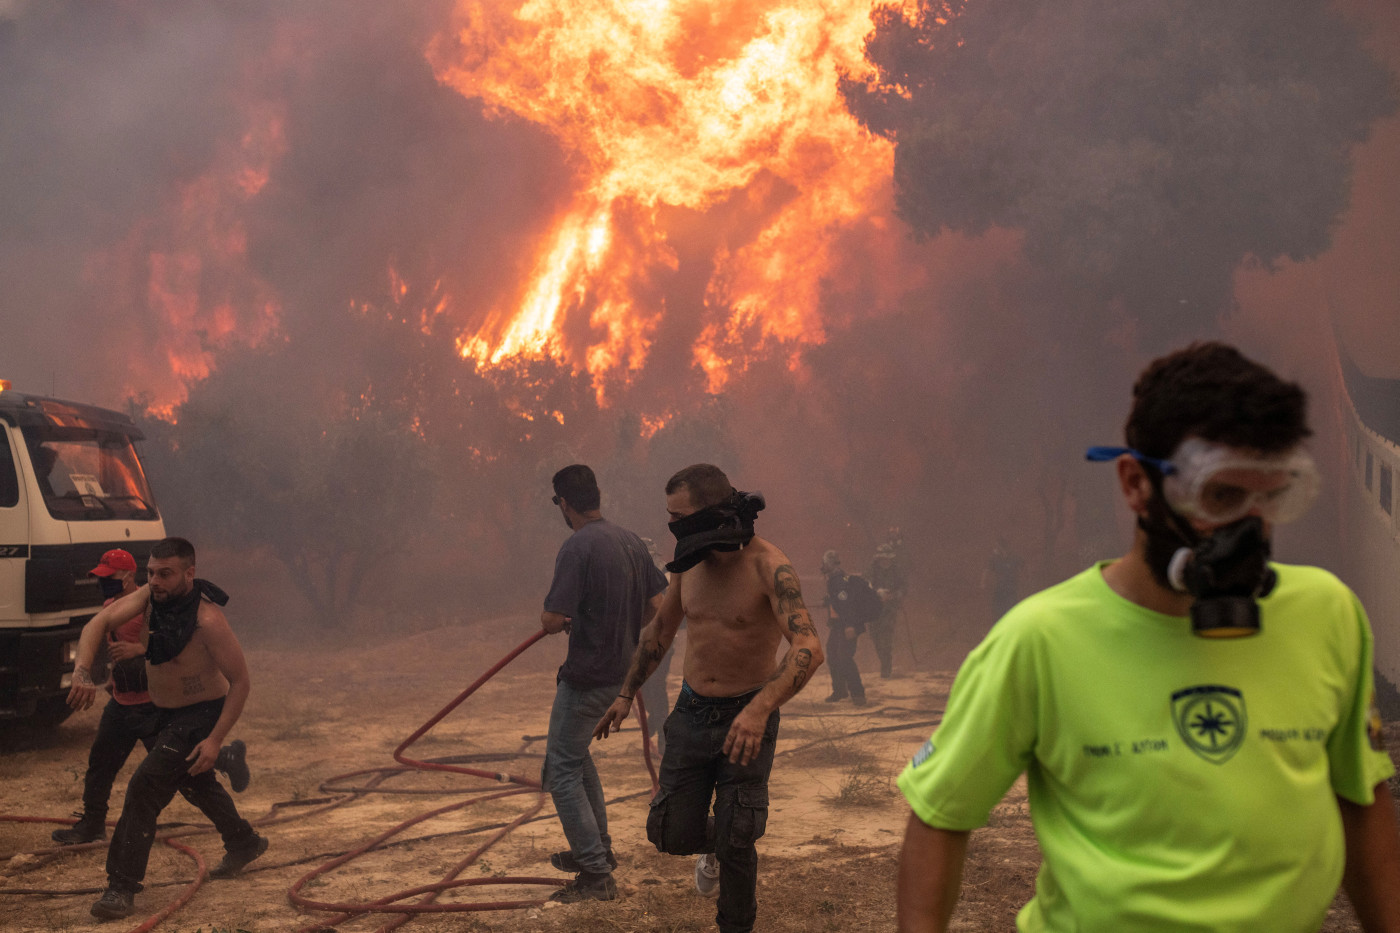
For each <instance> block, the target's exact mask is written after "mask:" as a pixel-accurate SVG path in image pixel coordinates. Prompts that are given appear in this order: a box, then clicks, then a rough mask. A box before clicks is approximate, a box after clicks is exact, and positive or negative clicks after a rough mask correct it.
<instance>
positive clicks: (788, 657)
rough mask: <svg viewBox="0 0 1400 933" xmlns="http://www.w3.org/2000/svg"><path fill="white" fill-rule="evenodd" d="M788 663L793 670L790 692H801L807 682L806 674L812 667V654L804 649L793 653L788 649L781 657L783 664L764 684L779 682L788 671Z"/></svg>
mask: <svg viewBox="0 0 1400 933" xmlns="http://www.w3.org/2000/svg"><path fill="white" fill-rule="evenodd" d="M789 663H791V666H792V668H793V673H792V692H793V693H796V692H797V691H799V690H801V689H802V685H803V684H805V683H806V682H807V672H808V671H809V670H810V669H811V667H812V652H811V651H809V650H808V649H806V648H799V649H797V651H795V652H794V651H793V650H792V649H791V648H789V649H788V652H787V654H785V655H783V663H781V664H779V665H778V669H777V670H776V671H774V672H773V673H772V675H771V676H770V677H769V678H768V679H767V680H766V681H764V683H765V684H771V683H772V682H773V681H775V680H781V679H782V678H783V675H784V674H785V673H787V671H788V667H789Z"/></svg>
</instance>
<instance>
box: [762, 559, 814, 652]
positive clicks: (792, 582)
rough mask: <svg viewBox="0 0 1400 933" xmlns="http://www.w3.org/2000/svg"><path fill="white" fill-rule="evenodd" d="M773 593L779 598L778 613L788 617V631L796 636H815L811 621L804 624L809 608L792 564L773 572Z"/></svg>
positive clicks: (784, 565) (782, 566)
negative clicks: (803, 598) (803, 597)
mask: <svg viewBox="0 0 1400 933" xmlns="http://www.w3.org/2000/svg"><path fill="white" fill-rule="evenodd" d="M773 591H774V592H775V593H776V594H777V597H778V612H779V613H781V614H782V615H784V616H786V617H787V627H788V631H789V632H791V633H792V634H794V635H815V634H816V632H817V630H816V629H814V628H813V627H812V623H811V622H810V621H807V622H804V621H803V616H805V615H806V614H807V607H806V605H804V604H803V602H802V584H801V583H800V582H798V579H797V571H795V570H793V569H792V564H783V565H781V566H780V567H778V569H777V570H775V571H773Z"/></svg>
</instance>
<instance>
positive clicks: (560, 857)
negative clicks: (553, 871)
mask: <svg viewBox="0 0 1400 933" xmlns="http://www.w3.org/2000/svg"><path fill="white" fill-rule="evenodd" d="M549 864H551V865H553V866H554V867H555V868H557V869H558V870H559V871H567V872H571V873H573V874H578V873H579V872H581V871H583V866H581V865H579V863H578V859H576V858H574V853H573V852H571V851H569V850H568V849H565V850H564V851H563V852H555V853H554V854H553V855H551V856H550V857H549ZM608 867H609V868H616V867H617V856H616V855H613V851H612V849H609V850H608Z"/></svg>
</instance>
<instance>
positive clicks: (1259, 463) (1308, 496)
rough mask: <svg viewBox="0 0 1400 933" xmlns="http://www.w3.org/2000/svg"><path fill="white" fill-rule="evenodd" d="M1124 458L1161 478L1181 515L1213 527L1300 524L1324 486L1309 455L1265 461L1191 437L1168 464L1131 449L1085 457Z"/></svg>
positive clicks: (1096, 452) (1297, 453) (1098, 450)
mask: <svg viewBox="0 0 1400 933" xmlns="http://www.w3.org/2000/svg"><path fill="white" fill-rule="evenodd" d="M1123 454H1130V455H1132V457H1133V458H1134V459H1136V460H1138V461H1139V462H1141V463H1147V464H1151V465H1152V466H1154V467H1156V468H1157V469H1158V471H1160V472H1161V474H1162V492H1163V494H1164V495H1165V496H1166V499H1167V504H1168V505H1170V506H1171V507H1172V508H1173V509H1174V510H1175V511H1176V512H1178V513H1179V514H1181V515H1183V516H1185V517H1186V518H1194V519H1197V520H1199V521H1206V522H1211V523H1213V524H1229V523H1231V522H1234V521H1238V520H1239V519H1241V518H1244V517H1245V516H1246V515H1249V514H1250V513H1251V512H1255V513H1257V514H1258V515H1259V516H1260V517H1261V518H1263V519H1264V520H1265V521H1268V522H1272V523H1274V524H1284V523H1286V522H1291V521H1294V520H1296V519H1298V518H1301V517H1302V515H1303V513H1304V512H1306V511H1307V510H1308V507H1309V506H1311V505H1312V503H1313V500H1314V499H1316V498H1317V491H1318V487H1319V486H1320V485H1321V480H1320V478H1319V476H1318V472H1317V465H1316V464H1315V463H1313V459H1312V457H1311V456H1310V455H1309V454H1308V453H1307V452H1306V451H1304V450H1292V451H1289V452H1288V453H1284V454H1279V455H1277V456H1272V457H1265V456H1259V455H1254V454H1249V453H1247V452H1245V451H1242V450H1240V449H1239V448H1236V447H1228V446H1226V445H1224V444H1215V443H1211V442H1210V441H1204V440H1201V439H1200V438H1198V437H1190V438H1187V439H1186V440H1184V441H1182V442H1181V446H1180V447H1178V448H1177V449H1176V451H1175V452H1174V453H1173V454H1172V455H1171V457H1170V458H1169V459H1167V460H1162V459H1159V458H1157V457H1149V456H1147V455H1146V454H1143V453H1140V452H1138V451H1136V450H1133V449H1131V448H1129V447H1091V448H1089V450H1088V452H1087V453H1086V454H1085V456H1086V457H1087V459H1089V460H1095V461H1105V460H1114V459H1117V458H1118V457H1120V456H1122V455H1123Z"/></svg>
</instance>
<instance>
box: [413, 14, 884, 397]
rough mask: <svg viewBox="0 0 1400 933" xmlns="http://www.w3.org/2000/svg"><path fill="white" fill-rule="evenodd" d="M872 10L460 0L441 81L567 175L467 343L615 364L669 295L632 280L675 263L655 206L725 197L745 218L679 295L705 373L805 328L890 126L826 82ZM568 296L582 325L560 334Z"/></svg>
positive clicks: (627, 370) (489, 350) (858, 39)
mask: <svg viewBox="0 0 1400 933" xmlns="http://www.w3.org/2000/svg"><path fill="white" fill-rule="evenodd" d="M869 14H870V3H869V2H868V0H846V2H841V0H756V2H737V0H588V2H585V3H582V4H580V3H578V2H565V0H524V2H521V3H520V4H519V5H518V6H513V7H511V6H509V5H502V4H499V3H495V2H492V0H485V2H478V0H460V2H459V4H458V7H457V10H456V19H455V21H454V24H453V29H454V31H453V33H452V35H451V36H445V37H443V38H441V39H440V40H439V41H438V42H437V43H435V44H434V46H433V48H432V49H431V50H430V53H429V56H430V60H431V61H432V62H433V64H434V67H435V68H436V70H437V74H438V78H439V80H440V81H442V82H444V83H446V84H448V85H449V86H451V87H453V88H455V89H457V90H458V91H460V92H461V93H463V94H465V95H468V96H471V97H479V98H480V99H481V100H482V101H483V102H484V103H485V105H486V107H487V109H488V112H491V113H494V114H501V113H511V114H515V115H517V116H519V117H522V118H524V119H527V120H530V121H533V122H535V123H538V124H540V125H542V126H544V127H546V128H547V129H548V130H549V131H550V132H552V133H553V134H554V135H555V136H557V138H558V139H559V141H560V143H561V145H562V146H564V147H565V149H566V150H567V152H568V153H569V154H570V156H571V157H572V159H573V163H574V165H575V167H576V172H577V175H578V183H577V186H576V193H575V195H574V197H573V200H572V203H570V204H569V205H568V207H567V208H566V209H565V210H564V211H563V212H562V213H561V214H560V216H559V217H557V218H556V220H555V221H554V222H553V225H552V228H551V229H550V231H549V232H548V234H547V235H546V236H545V237H544V239H543V242H542V245H541V246H540V248H539V250H538V254H537V256H536V258H535V259H534V260H533V263H532V272H531V274H530V276H529V280H528V283H527V284H526V285H525V286H524V287H523V288H522V290H521V292H520V294H519V295H518V296H516V297H515V298H514V299H512V300H511V302H510V304H511V307H509V308H507V309H501V310H499V311H498V312H496V313H495V314H494V315H493V316H492V317H491V318H490V319H488V320H487V321H486V322H485V324H484V325H483V326H482V327H481V328H480V329H479V330H477V331H476V332H475V333H472V334H470V335H467V336H464V337H463V339H462V341H461V350H462V353H463V355H464V356H471V357H475V358H476V359H477V360H479V361H481V362H482V363H485V364H488V365H489V364H493V363H501V362H503V361H505V360H506V359H508V358H510V357H512V356H515V355H520V354H524V355H538V354H549V355H553V356H556V357H559V358H561V359H564V360H566V361H567V362H569V363H570V364H572V365H574V366H575V367H576V368H580V369H586V370H587V371H588V372H590V373H592V374H593V375H594V376H597V377H600V384H601V379H602V378H603V377H606V378H609V379H619V378H620V379H621V380H623V381H624V382H625V381H626V380H627V379H628V378H629V376H630V374H631V373H633V372H634V371H636V370H637V369H639V368H640V367H641V366H642V365H643V364H644V363H645V362H646V358H647V353H648V350H649V348H650V346H651V341H652V336H653V334H654V331H655V329H656V327H657V325H658V323H659V321H660V319H661V316H662V315H663V314H666V313H668V312H672V311H676V309H670V308H667V307H666V306H665V305H666V298H665V297H660V298H657V297H651V298H646V297H643V296H644V295H651V294H654V293H655V290H653V289H647V288H645V287H644V286H645V284H646V282H647V281H648V280H649V278H651V277H652V276H653V275H656V274H664V272H665V271H666V270H674V269H675V268H676V267H677V264H678V257H677V253H676V251H675V249H674V248H673V246H672V245H671V243H670V242H669V239H668V233H669V231H668V223H667V220H666V217H665V216H664V215H665V214H666V212H668V211H670V212H671V213H672V214H674V212H675V211H674V209H681V210H682V211H689V212H700V213H701V214H706V213H707V212H711V213H713V212H715V211H716V208H718V207H725V208H726V210H730V211H732V210H733V209H734V207H735V206H736V204H737V206H738V208H739V211H740V213H741V214H744V216H745V221H744V223H743V224H734V223H732V222H731V223H729V226H728V228H725V227H724V226H723V223H722V222H718V221H717V223H716V226H718V227H720V229H721V230H722V231H724V232H722V233H721V234H720V235H718V236H717V237H716V240H717V245H716V246H715V248H714V254H713V257H712V265H711V268H712V272H711V274H710V276H709V284H708V286H707V287H706V289H705V294H704V296H703V307H702V308H695V309H687V310H689V311H690V313H693V314H696V315H697V316H698V317H699V322H698V327H697V331H698V337H697V340H696V342H695V344H694V348H693V352H694V359H693V362H694V363H695V364H696V365H698V366H699V367H700V368H701V369H702V370H703V372H704V374H705V377H706V384H707V387H708V388H709V390H710V391H718V390H719V389H720V388H722V387H723V386H724V385H725V383H726V381H727V380H728V379H729V378H730V377H731V375H732V374H733V373H734V372H735V371H737V370H742V369H743V368H744V366H745V365H746V364H747V363H748V362H749V361H750V360H752V359H753V358H754V356H755V355H756V354H758V353H767V352H771V351H772V350H773V348H774V347H775V346H776V345H783V344H788V345H802V344H811V343H817V342H821V341H822V340H823V339H824V332H823V327H822V324H821V321H820V318H819V316H818V314H817V309H818V302H819V297H820V293H821V289H822V285H823V276H824V275H827V274H828V273H829V272H830V270H831V268H832V265H833V249H834V244H835V241H836V238H837V236H838V235H839V234H841V233H842V232H843V231H844V230H846V229H849V227H850V226H851V225H852V224H854V223H856V222H857V221H859V220H861V219H863V218H865V217H867V216H868V215H869V214H870V213H871V208H872V203H874V202H877V201H879V200H881V197H882V195H881V190H882V189H886V190H887V188H888V179H889V178H890V172H891V160H892V149H891V147H890V145H889V144H888V143H887V142H886V141H884V140H881V139H878V138H874V137H872V136H870V135H869V134H867V133H866V132H865V131H864V130H862V129H861V128H860V127H859V125H858V124H857V123H856V121H855V120H854V119H853V118H852V117H851V116H850V114H849V113H847V111H846V110H845V108H844V106H843V104H842V101H841V98H840V95H839V93H838V89H837V76H838V73H839V72H840V71H842V70H848V71H857V72H858V71H860V70H861V69H862V68H864V64H863V58H862V40H863V38H864V36H865V35H866V33H868V32H869V30H870V28H871V25H870V18H869ZM677 313H682V312H677ZM573 315H583V316H584V319H585V320H586V322H587V325H588V326H587V327H586V328H577V330H578V331H579V332H581V333H583V334H585V336H583V337H581V338H579V337H575V338H566V336H565V328H564V326H563V325H564V323H565V320H566V318H570V317H572V316H573ZM574 330H575V329H570V330H569V332H570V333H572V332H573V331H574ZM600 391H601V390H600Z"/></svg>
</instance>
